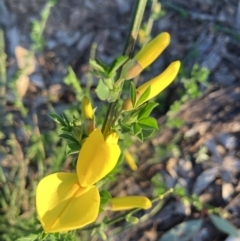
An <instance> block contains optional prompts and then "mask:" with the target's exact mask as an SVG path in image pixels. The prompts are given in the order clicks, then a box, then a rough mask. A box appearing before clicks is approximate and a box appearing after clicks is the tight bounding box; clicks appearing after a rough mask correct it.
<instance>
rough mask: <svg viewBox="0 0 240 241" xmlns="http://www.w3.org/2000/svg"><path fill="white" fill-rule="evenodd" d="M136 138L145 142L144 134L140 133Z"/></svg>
mask: <svg viewBox="0 0 240 241" xmlns="http://www.w3.org/2000/svg"><path fill="white" fill-rule="evenodd" d="M136 137H137V138H138V140H139V141H141V142H143V134H142V132H139V133H138V134H137V135H136Z"/></svg>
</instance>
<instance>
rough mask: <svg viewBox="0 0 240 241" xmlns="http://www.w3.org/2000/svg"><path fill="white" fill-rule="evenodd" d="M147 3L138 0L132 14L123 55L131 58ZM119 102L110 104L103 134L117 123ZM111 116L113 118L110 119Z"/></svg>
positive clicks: (121, 86)
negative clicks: (116, 112)
mask: <svg viewBox="0 0 240 241" xmlns="http://www.w3.org/2000/svg"><path fill="white" fill-rule="evenodd" d="M146 3H147V0H136V1H135V4H134V8H133V13H132V19H131V23H130V28H129V32H128V36H127V39H126V42H125V46H124V49H123V52H122V55H125V56H128V57H129V58H130V57H131V56H132V53H133V49H134V46H135V43H136V40H137V35H138V32H139V28H140V25H141V22H142V17H143V14H144V11H145V7H146ZM121 71H122V69H120V71H118V74H117V78H116V79H119V78H120V76H121ZM123 84H124V82H122V83H121V84H120V89H122V88H123ZM120 95H121V91H120V92H119V96H120ZM117 102H118V100H116V101H115V102H113V103H110V104H109V105H108V110H107V113H106V116H105V119H104V122H103V125H102V133H104V134H106V129H107V128H108V127H110V126H112V125H113V124H114V122H115V118H113V117H114V109H115V107H116V106H117ZM110 116H111V118H110ZM113 119H114V122H112V120H113Z"/></svg>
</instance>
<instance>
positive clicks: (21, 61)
mask: <svg viewBox="0 0 240 241" xmlns="http://www.w3.org/2000/svg"><path fill="white" fill-rule="evenodd" d="M15 56H16V59H17V65H18V68H19V69H21V70H23V69H24V73H25V74H26V75H30V74H32V73H33V72H34V71H35V65H36V61H35V58H34V56H33V55H31V54H30V52H29V51H28V50H27V49H25V48H23V47H21V46H17V47H16V48H15Z"/></svg>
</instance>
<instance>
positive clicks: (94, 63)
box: [89, 59, 105, 73]
mask: <svg viewBox="0 0 240 241" xmlns="http://www.w3.org/2000/svg"><path fill="white" fill-rule="evenodd" d="M89 64H90V66H91V68H92V69H94V70H95V71H97V72H101V73H105V68H104V67H103V66H102V65H101V64H99V63H98V61H96V60H94V59H90V60H89Z"/></svg>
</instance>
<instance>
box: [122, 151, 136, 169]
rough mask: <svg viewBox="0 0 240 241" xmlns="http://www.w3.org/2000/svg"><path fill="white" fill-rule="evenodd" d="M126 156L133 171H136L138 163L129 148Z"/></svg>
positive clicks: (125, 153)
mask: <svg viewBox="0 0 240 241" xmlns="http://www.w3.org/2000/svg"><path fill="white" fill-rule="evenodd" d="M124 157H125V160H126V162H127V164H128V165H129V167H130V168H131V169H132V170H133V171H136V170H137V165H136V163H135V161H134V158H133V156H132V154H131V153H130V152H129V151H128V150H125V152H124Z"/></svg>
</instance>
